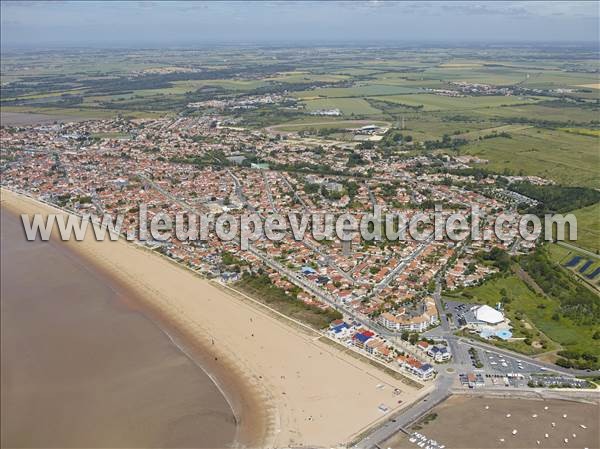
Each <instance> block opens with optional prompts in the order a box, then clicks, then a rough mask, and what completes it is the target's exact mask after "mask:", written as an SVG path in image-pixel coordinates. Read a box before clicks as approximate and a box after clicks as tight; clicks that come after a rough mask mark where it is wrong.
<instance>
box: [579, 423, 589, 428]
mask: <svg viewBox="0 0 600 449" xmlns="http://www.w3.org/2000/svg"><path fill="white" fill-rule="evenodd" d="M579 427H581V428H582V429H587V426H584V425H583V424H579Z"/></svg>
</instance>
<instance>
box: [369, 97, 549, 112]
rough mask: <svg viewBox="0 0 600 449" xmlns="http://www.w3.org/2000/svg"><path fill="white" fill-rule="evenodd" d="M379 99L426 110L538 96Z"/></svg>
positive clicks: (519, 101)
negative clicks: (421, 107)
mask: <svg viewBox="0 0 600 449" xmlns="http://www.w3.org/2000/svg"><path fill="white" fill-rule="evenodd" d="M377 99H378V100H384V101H389V102H392V103H399V104H404V105H408V106H413V107H414V106H423V110H424V111H440V110H445V109H450V110H453V111H459V110H462V109H477V108H482V107H484V108H492V107H497V106H506V105H515V104H527V103H535V102H536V101H538V99H536V98H530V97H506V96H491V95H490V96H480V97H445V96H441V95H434V94H411V95H391V96H386V97H379V98H377Z"/></svg>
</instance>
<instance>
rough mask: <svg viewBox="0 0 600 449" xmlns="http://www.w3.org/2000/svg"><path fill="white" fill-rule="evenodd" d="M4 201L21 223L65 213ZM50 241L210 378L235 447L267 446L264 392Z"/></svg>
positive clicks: (24, 200)
mask: <svg viewBox="0 0 600 449" xmlns="http://www.w3.org/2000/svg"><path fill="white" fill-rule="evenodd" d="M1 198H2V200H1V208H2V209H5V210H6V211H7V212H8V213H11V214H13V215H15V216H16V217H17V218H18V220H19V221H20V219H21V218H20V214H21V213H28V214H31V213H35V212H41V213H42V214H43V215H44V216H46V214H47V213H60V214H65V213H66V212H65V211H63V210H61V209H60V208H58V207H53V206H51V205H49V204H46V203H42V202H41V201H38V200H36V199H34V198H32V197H30V196H26V195H23V194H20V193H15V192H13V191H10V190H7V189H5V188H2V190H1ZM88 240H92V241H93V240H94V239H93V238H88V237H86V239H85V242H76V243H88ZM51 241H52V243H54V244H62V243H65V244H67V246H68V248H66V250H67V251H69V252H74V253H75V254H76V257H79V258H81V259H83V260H84V261H85V262H86V264H90V265H91V266H93V270H94V271H96V272H97V273H98V274H99V275H100V277H101V278H105V279H110V281H111V282H112V283H113V284H115V285H116V286H117V288H118V289H119V291H120V292H123V293H127V297H128V298H129V300H128V301H127V302H126V303H125V305H126V306H127V307H128V308H130V309H132V310H134V311H136V312H138V313H141V314H142V315H143V316H144V317H146V318H147V319H149V320H150V321H151V322H152V323H153V324H154V325H155V326H157V327H158V329H159V330H160V331H161V333H163V334H164V335H165V336H166V337H167V338H168V339H169V341H170V342H171V344H172V345H174V346H175V347H176V348H177V350H178V351H180V352H181V353H182V354H183V355H184V356H185V357H187V358H188V359H189V360H191V361H192V362H193V363H194V365H196V366H197V367H198V368H199V369H200V370H202V372H203V373H205V374H206V375H207V376H208V377H209V378H210V380H211V381H212V383H213V384H214V385H215V386H216V388H217V389H218V390H219V391H220V393H221V395H222V396H223V398H224V399H225V401H226V402H227V404H228V405H229V408H230V409H231V412H232V414H233V415H234V417H235V420H236V436H235V439H234V447H262V446H263V444H265V443H266V440H267V439H268V436H267V434H266V432H260V431H257V429H261V428H262V429H268V425H266V424H265V421H266V420H267V417H266V416H261V415H260V414H257V415H255V414H254V411H256V410H257V409H260V408H261V407H259V404H261V403H264V398H263V397H262V396H263V392H261V391H259V390H258V389H257V388H255V387H254V386H251V385H249V384H247V382H244V378H243V376H236V375H234V374H232V372H235V371H236V370H235V367H233V366H223V364H221V365H217V364H215V363H214V361H215V354H216V358H219V359H221V354H220V353H219V352H217V351H215V350H214V349H212V348H208V347H207V345H206V344H203V343H204V342H201V341H200V340H199V339H198V338H196V337H194V336H192V335H189V333H188V332H186V328H185V327H184V326H181V325H180V323H177V322H176V320H174V319H171V318H169V317H168V315H167V314H165V311H164V310H160V306H158V305H157V304H156V303H153V302H152V301H151V300H149V299H148V298H146V299H145V298H144V294H143V292H142V291H141V289H139V288H136V287H135V286H132V285H131V283H128V282H126V280H124V279H123V278H122V277H118V276H115V273H114V271H113V270H111V269H110V268H109V267H108V266H106V265H105V264H101V263H98V259H97V258H94V257H93V255H92V254H90V253H89V252H88V251H86V250H85V248H82V247H81V246H80V245H78V244H73V242H70V241H69V242H63V241H61V240H60V239H59V238H57V235H56V233H53V235H52V237H51ZM98 243H99V242H98ZM103 243H108V244H109V245H110V244H111V243H112V244H115V243H120V244H125V245H127V243H125V242H122V239H119V241H118V242H112V241H110V242H109V241H107V242H103ZM129 246H131V245H129ZM132 249H134V250H136V249H137V250H138V251H140V250H142V251H144V252H145V251H149V250H148V249H146V248H143V247H139V248H136V247H132ZM223 359H225V360H226V357H223Z"/></svg>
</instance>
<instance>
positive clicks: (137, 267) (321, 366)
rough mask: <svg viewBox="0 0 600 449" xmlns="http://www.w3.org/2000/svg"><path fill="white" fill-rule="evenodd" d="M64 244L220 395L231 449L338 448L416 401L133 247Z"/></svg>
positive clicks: (27, 201) (29, 204)
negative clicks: (130, 294)
mask: <svg viewBox="0 0 600 449" xmlns="http://www.w3.org/2000/svg"><path fill="white" fill-rule="evenodd" d="M2 199H3V201H2V205H3V206H7V207H10V206H12V209H13V210H14V209H15V208H16V209H17V210H18V211H19V212H20V213H33V212H43V213H48V212H49V211H52V212H54V211H58V212H59V213H63V214H64V213H65V212H64V211H62V210H60V209H58V208H52V206H50V205H47V204H44V203H42V202H40V201H37V200H36V199H33V198H31V197H29V196H25V195H22V194H18V193H15V192H12V191H9V190H7V189H2ZM65 243H67V245H68V246H70V247H73V248H74V250H75V251H77V252H78V253H83V254H84V256H85V257H86V259H87V260H89V261H90V263H93V264H94V266H98V267H100V268H102V269H104V270H105V272H106V273H108V275H109V276H111V278H113V277H114V278H116V279H118V280H120V281H121V282H122V283H123V285H125V286H126V287H127V288H131V289H132V290H133V291H135V292H136V293H137V294H138V297H139V298H140V303H141V305H142V306H143V309H144V310H145V311H146V313H148V314H150V315H151V319H152V320H153V321H155V322H156V321H158V324H159V327H160V328H161V329H162V330H163V332H166V333H167V335H168V336H169V338H172V339H173V340H174V343H175V344H176V345H178V344H182V345H183V348H182V349H184V352H185V353H186V354H187V355H188V356H189V357H191V358H192V359H193V360H194V361H195V362H197V363H199V365H200V367H201V368H202V369H203V370H204V371H205V372H206V373H207V375H209V376H210V378H211V379H212V380H213V382H214V383H215V385H217V387H218V388H219V389H221V391H222V392H224V393H225V394H224V396H225V398H226V400H227V401H228V403H229V404H230V406H231V408H232V410H233V413H234V415H235V416H236V419H237V420H238V423H239V428H238V432H237V435H236V440H237V445H238V446H243V447H284V446H291V445H299V444H304V445H315V446H342V445H344V444H345V443H346V442H348V441H349V440H350V439H351V437H352V436H353V435H355V434H356V432H358V431H364V429H365V428H369V427H371V426H373V425H374V424H376V423H378V422H380V421H381V420H383V419H386V417H387V416H389V414H392V413H394V412H396V411H397V410H399V409H400V408H404V407H406V406H407V405H408V404H410V403H411V402H412V401H413V400H414V399H415V398H416V397H417V396H419V395H420V394H419V393H422V391H417V390H416V389H415V388H413V387H411V386H408V385H406V384H404V383H403V382H402V381H400V380H398V379H394V378H392V377H391V376H390V375H388V374H387V373H383V372H381V371H380V369H379V368H376V367H373V366H369V365H368V364H367V363H365V362H364V361H362V360H356V359H355V358H353V357H351V356H349V355H348V354H343V353H341V352H340V351H339V350H337V349H336V348H332V347H331V346H329V345H327V344H326V343H324V342H322V341H318V338H315V335H318V333H316V332H315V333H313V334H311V333H310V332H308V331H307V330H300V329H295V328H294V327H295V326H290V325H289V324H288V323H284V322H282V319H281V318H276V317H273V316H272V315H270V314H269V310H264V308H263V309H262V310H261V308H260V307H259V305H257V304H248V301H242V300H240V299H239V298H236V297H235V296H236V295H235V294H234V293H233V292H229V291H227V289H225V288H219V287H222V286H220V285H218V286H215V285H214V283H212V282H210V281H208V280H206V279H203V278H201V277H200V276H198V275H197V274H194V273H192V272H190V270H183V269H182V268H183V267H181V266H179V265H178V264H176V263H175V262H173V261H168V262H169V263H166V262H167V260H165V258H164V257H156V254H154V253H153V252H151V251H149V250H148V249H146V248H143V247H142V246H140V245H130V244H128V243H127V242H124V241H123V240H122V239H119V240H118V241H116V242H113V241H104V242H96V241H95V239H94V238H93V236H91V235H88V238H86V239H85V240H84V241H83V242H65ZM142 249H143V251H141V250H142ZM174 285H175V286H177V287H175V288H173V286H174ZM234 291H235V290H234ZM254 301H255V300H254ZM188 351H189V352H188ZM394 389H399V390H400V394H399V395H394V394H393V393H392V392H393V391H394ZM357 401H361V402H360V403H361V407H356V404H357ZM381 405H385V406H386V408H387V409H389V412H388V414H386V413H383V412H382V411H381V410H380V407H379V406H381Z"/></svg>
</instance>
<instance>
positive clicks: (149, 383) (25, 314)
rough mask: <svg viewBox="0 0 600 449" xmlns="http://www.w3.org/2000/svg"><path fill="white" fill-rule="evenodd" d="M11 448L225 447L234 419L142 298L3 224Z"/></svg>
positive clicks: (10, 217) (56, 246)
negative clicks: (139, 306) (146, 311)
mask: <svg viewBox="0 0 600 449" xmlns="http://www.w3.org/2000/svg"><path fill="white" fill-rule="evenodd" d="M1 226H2V227H1V240H2V251H1V259H2V260H1V262H2V263H1V274H2V282H1V295H0V297H1V302H0V304H1V337H2V340H1V342H2V351H1V352H2V354H1V386H2V395H1V427H2V439H1V445H2V447H47V448H49V447H129V448H133V447H140V448H141V447H144V448H149V447H168V448H174V447H202V448H204V447H206V448H209V447H213V448H214V447H225V446H228V445H230V444H231V443H232V442H233V441H234V438H235V433H236V424H235V417H234V415H233V413H232V410H231V408H230V407H229V405H228V403H227V401H226V400H225V398H224V397H223V395H222V394H221V392H220V391H219V389H218V388H217V386H216V385H215V384H214V383H213V382H212V380H211V379H210V377H209V376H208V375H207V374H206V373H205V372H204V371H203V370H202V369H201V368H200V367H199V366H197V365H196V364H195V363H194V361H192V360H191V359H190V358H189V357H187V356H186V355H185V354H184V353H183V352H181V351H180V350H179V349H178V347H177V346H176V345H175V344H173V342H172V341H171V340H170V338H169V337H168V336H167V335H166V334H165V333H163V332H162V331H161V329H159V327H158V326H157V325H156V324H155V323H154V322H152V321H151V320H150V319H148V317H147V316H145V315H144V314H142V313H140V312H139V311H138V310H136V309H135V307H132V306H135V305H136V304H137V303H138V300H137V299H136V297H135V293H134V292H132V291H130V290H128V289H127V288H125V286H123V285H120V284H118V283H117V282H115V281H114V280H113V279H111V278H110V277H108V276H106V275H105V274H104V273H102V272H101V271H100V270H98V269H95V268H94V267H93V266H92V265H90V264H89V263H88V261H86V260H84V259H82V257H81V256H79V255H78V254H76V253H74V252H73V251H72V250H70V249H69V248H68V247H67V245H65V244H63V243H62V242H40V241H36V242H27V241H26V240H25V236H24V232H23V229H22V226H21V223H20V219H19V217H18V216H16V215H14V214H12V213H9V212H8V211H6V210H5V209H4V208H2V221H1Z"/></svg>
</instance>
